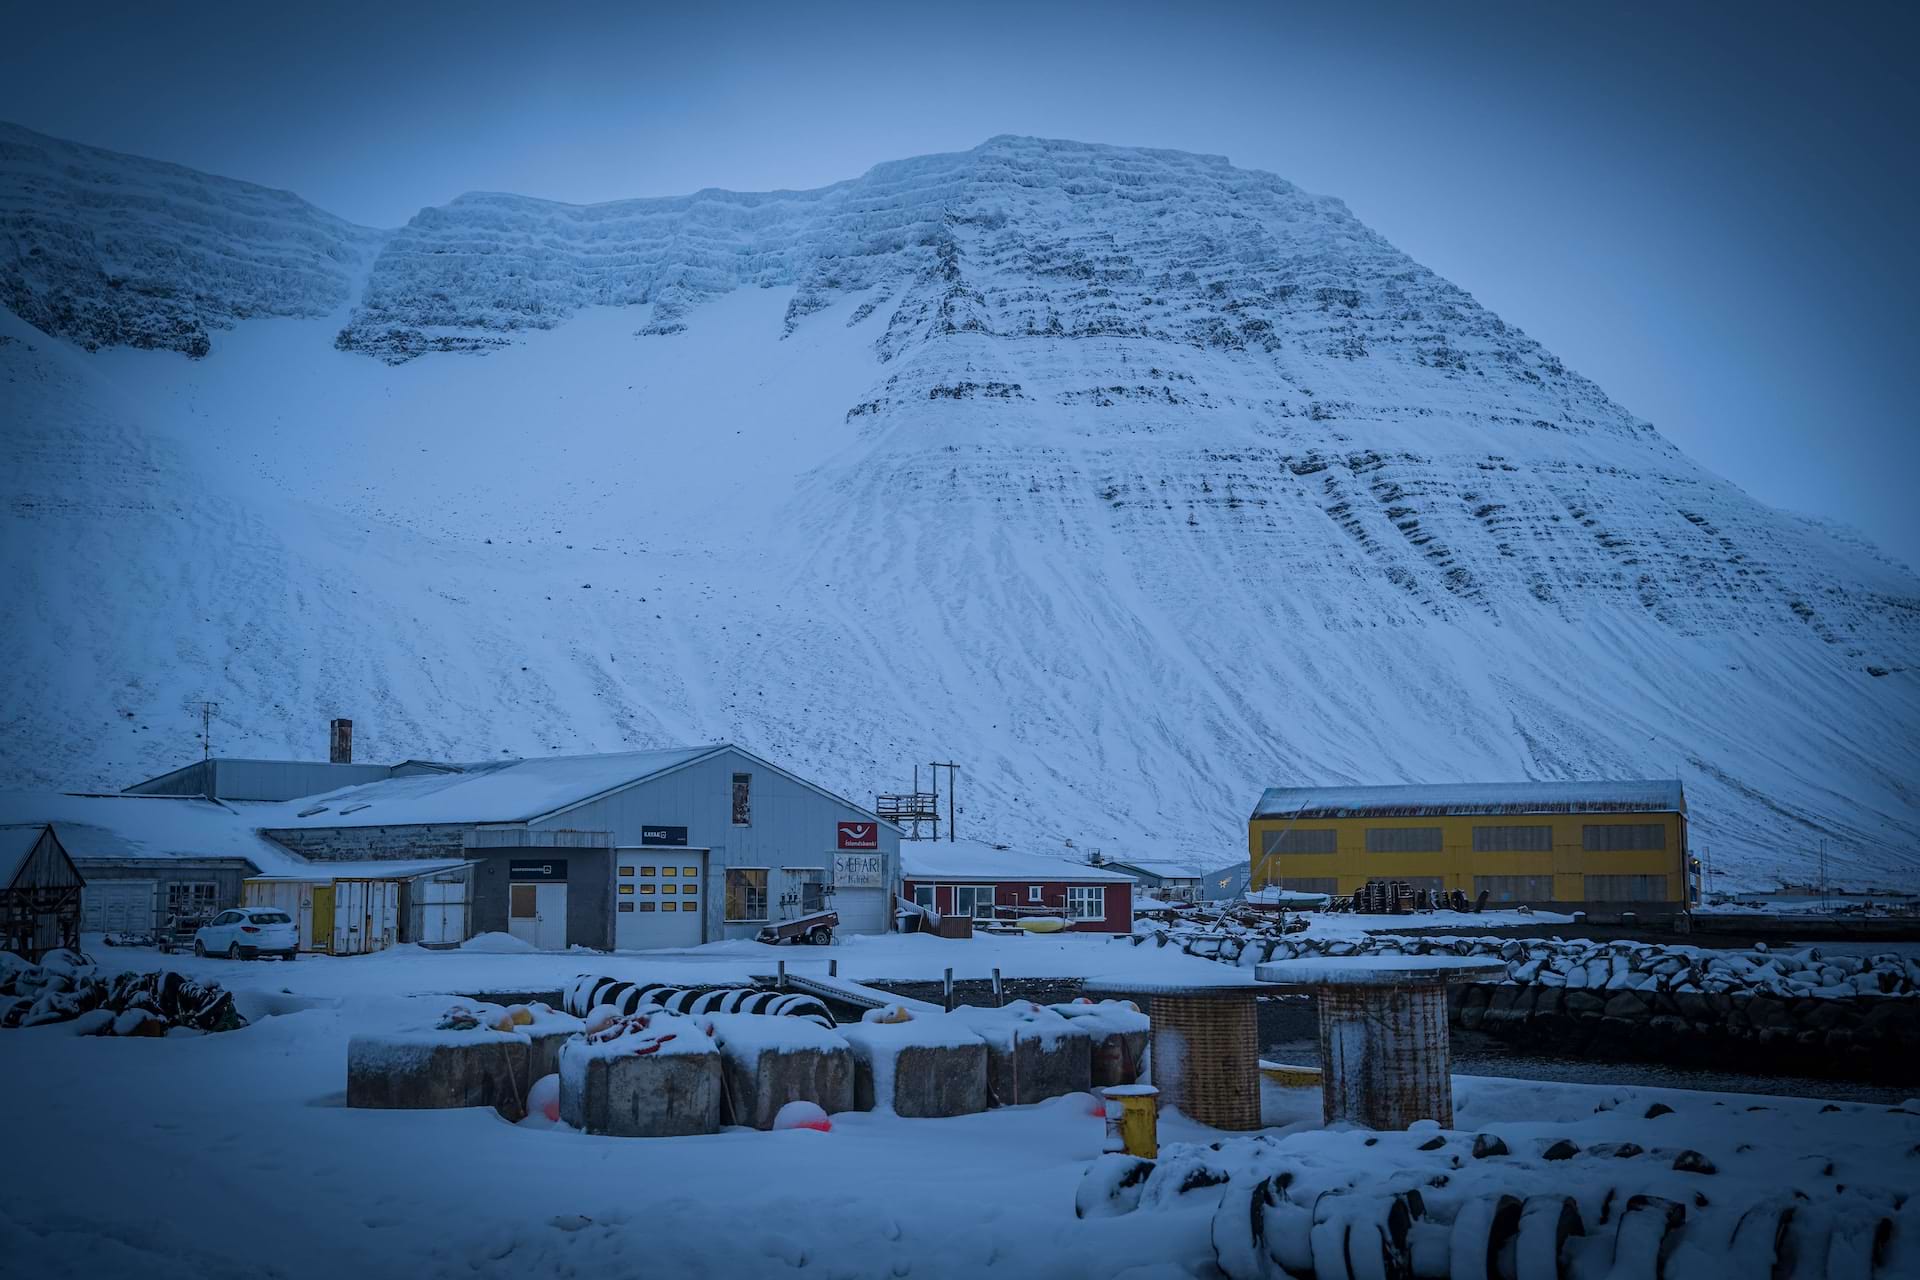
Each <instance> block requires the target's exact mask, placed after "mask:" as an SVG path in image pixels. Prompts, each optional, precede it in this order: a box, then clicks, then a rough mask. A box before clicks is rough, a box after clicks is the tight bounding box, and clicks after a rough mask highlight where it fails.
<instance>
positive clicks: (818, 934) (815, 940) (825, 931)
mask: <svg viewBox="0 0 1920 1280" xmlns="http://www.w3.org/2000/svg"><path fill="white" fill-rule="evenodd" d="M807 941H808V942H811V943H812V944H813V945H814V946H816V947H824V946H826V945H827V944H828V943H830V942H832V941H833V930H831V929H829V928H827V927H826V926H825V925H821V926H819V927H818V928H816V929H812V930H809V931H808V933H807Z"/></svg>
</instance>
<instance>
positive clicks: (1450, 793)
mask: <svg viewBox="0 0 1920 1280" xmlns="http://www.w3.org/2000/svg"><path fill="white" fill-rule="evenodd" d="M1686 808H1687V802H1686V796H1685V794H1684V792H1683V790H1682V788H1681V786H1680V781H1679V779H1677V778H1655V779H1638V780H1634V781H1622V782H1456V783H1432V784H1417V785H1412V786H1388V787H1268V788H1267V790H1266V791H1265V792H1263V793H1262V794H1261V796H1260V803H1259V804H1258V805H1256V806H1255V807H1254V810H1253V816H1254V818H1256V819H1259V818H1294V817H1300V818H1387V817H1393V818H1410V817H1428V816H1442V815H1449V814H1499V813H1685V812H1686Z"/></svg>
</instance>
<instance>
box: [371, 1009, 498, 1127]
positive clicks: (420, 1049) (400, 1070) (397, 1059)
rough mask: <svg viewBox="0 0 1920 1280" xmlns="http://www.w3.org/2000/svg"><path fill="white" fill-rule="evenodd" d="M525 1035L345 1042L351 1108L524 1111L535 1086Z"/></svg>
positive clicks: (423, 1035)
mask: <svg viewBox="0 0 1920 1280" xmlns="http://www.w3.org/2000/svg"><path fill="white" fill-rule="evenodd" d="M529 1048H530V1043H529V1041H528V1040H527V1038H526V1037H525V1036H519V1035H508V1034H504V1033H501V1032H494V1031H449V1032H435V1031H428V1032H413V1033H407V1032H399V1033H392V1034H383V1035H361V1036H355V1037H353V1039H352V1040H350V1041H348V1043H347V1105H348V1106H350V1107H395V1108H405V1109H416V1110H432V1109H436V1108H443V1107H492V1108H494V1109H495V1110H496V1111H498V1112H499V1113H500V1114H501V1115H503V1116H505V1117H506V1118H507V1119H509V1120H518V1119H520V1118H521V1116H523V1115H524V1114H525V1113H526V1100H527V1088H528V1086H529V1085H531V1084H532V1083H533V1080H534V1076H533V1073H532V1063H531V1061H530V1059H529V1056H528V1050H529Z"/></svg>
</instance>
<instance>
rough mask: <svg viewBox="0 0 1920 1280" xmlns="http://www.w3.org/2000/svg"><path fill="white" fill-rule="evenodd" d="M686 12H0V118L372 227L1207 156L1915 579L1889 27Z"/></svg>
mask: <svg viewBox="0 0 1920 1280" xmlns="http://www.w3.org/2000/svg"><path fill="white" fill-rule="evenodd" d="M69 8H74V9H78V8H80V7H79V6H69ZM696 8H697V7H696V6H685V5H675V6H672V7H670V8H657V9H656V8H650V7H647V6H642V5H634V4H623V5H572V6H511V7H509V6H505V5H489V4H474V3H469V4H463V5H458V6H454V5H436V4H429V3H423V4H414V5H408V4H401V5H395V4H391V3H389V4H383V5H371V4H363V3H360V2H359V0H344V2H343V3H340V4H336V5H332V6H324V7H323V6H313V7H308V6H285V7H284V9H285V11H284V12H280V11H277V10H276V7H271V6H258V5H247V6H240V5H222V4H218V3H209V4H203V5H197V6H193V7H191V8H188V7H175V6H145V7H141V8H135V7H133V6H114V5H108V6H100V7H89V8H88V11H86V12H76V13H71V14H68V13H56V12H52V11H51V9H50V8H49V7H47V6H35V7H32V8H29V7H28V6H25V5H15V4H8V5H7V6H6V12H5V14H4V20H5V25H4V27H3V28H0V29H4V30H6V31H7V33H8V39H7V40H6V41H5V43H4V46H0V118H4V119H8V120H13V121H16V122H18V123H21V124H24V125H27V126H29V127H31V128H35V129H40V130H42V131H45V132H48V133H53V134H57V135H60V136H63V137H70V138H74V139H78V140H80V141H84V142H90V143H94V144H97V145H100V146H106V147H112V148H115V149H118V150H124V151H131V152H136V153H139V154H143V155H150V156H155V157H159V158H163V159H169V160H176V161H179V162H181V163H183V164H188V165H192V166H194V167H196V168H201V169H206V170H210V171H213V172H216V173H222V174H227V175H230V176H233V177H240V178H247V179H250V180H253V181H256V182H263V183H267V184H269V185H272V186H278V187H286V188H289V189H291V190H294V191H297V192H299V193H300V194H301V195H303V196H305V197H306V198H307V199H309V200H311V201H313V202H314V203H316V204H318V205H320V206H322V207H324V208H327V209H329V210H332V211H333V212H335V213H338V214H340V215H342V216H344V217H348V218H351V219H353V220H355V221H359V222H365V223H370V224H374V225H379V226H394V225H398V224H400V223H402V222H404V221H405V220H406V219H407V218H409V217H410V216H412V214H413V213H414V211H415V210H417V209H419V208H420V207H421V206H423V205H427V204H436V203H441V202H444V201H446V200H448V199H451V198H452V197H454V196H456V195H458V194H460V193H461V192H463V191H469V190H506V191H516V192H521V193H524V194H529V195H538V196H546V197H549V198H553V199H561V200H575V201H591V200H607V199H617V198H620V197H625V196H639V195H666V194H675V193H680V192H686V191H691V190H696V189H698V188H700V187H707V186H719V187H731V188H735V189H742V190H758V189H766V188H770V187H808V186H817V185H821V184H823V183H827V182H831V181H835V180H837V179H841V178H846V177H851V176H854V175H856V174H858V173H860V172H861V171H863V170H865V169H866V168H867V167H869V166H870V165H872V164H874V163H877V162H879V161H882V160H889V159H897V158H899V157H902V156H909V155H918V154H924V153H927V152H933V151H950V150H961V149H965V148H967V147H971V146H973V145H975V144H977V143H979V142H980V141H982V140H983V139H985V138H987V137H990V136H992V135H994V134H997V133H1027V134H1037V135H1041V136H1049V137H1067V138H1077V139H1082V140H1086V141H1099V142H1117V143H1133V144H1141V145H1150V146H1165V147H1178V148H1182V149H1185V150H1192V151H1205V152H1211V153H1217V154H1224V155H1227V156H1229V157H1231V158H1232V159H1233V161H1234V162H1235V163H1237V164H1240V165H1242V166H1245V167H1249V168H1259V169H1268V170H1272V171H1273V172H1276V173H1279V174H1282V175H1283V176H1285V177H1287V178H1289V179H1291V180H1292V181H1294V182H1296V183H1298V184H1300V185H1301V186H1303V187H1305V188H1307V189H1308V190H1312V191H1319V192H1326V193H1329V194H1332V195H1337V196H1340V197H1341V198H1343V199H1344V200H1346V201H1347V203H1348V204H1349V205H1350V206H1351V207H1352V208H1353V210H1354V212H1355V213H1356V214H1358V215H1359V216H1360V217H1361V218H1362V219H1363V220H1365V221H1366V222H1367V223H1369V224H1370V225H1372V226H1373V227H1375V228H1376V229H1377V230H1379V231H1380V232H1382V233H1383V234H1384V235H1386V236H1387V237H1388V238H1389V239H1391V240H1392V241H1394V242H1395V243H1396V244H1398V245H1399V246H1400V247H1401V248H1403V249H1405V250H1406V251H1407V252H1408V253H1410V254H1411V255H1412V256H1413V257H1415V258H1416V259H1418V260H1420V261H1421V262H1423V263H1425V264H1426V265H1427V266H1429V267H1432V268H1433V269H1434V270H1436V271H1438V272H1440V273H1441V274H1443V275H1445V276H1447V277H1448V278H1450V279H1452V280H1454V281H1455V282H1456V283H1458V284H1460V285H1462V286H1463V287H1465V288H1466V289H1468V290H1469V291H1471V292H1472V293H1473V294H1475V295H1476V296H1477V297H1478V298H1480V299H1481V301H1483V302H1484V303H1486V304H1487V305H1488V306H1490V307H1492V308H1493V309H1494V310H1496V311H1498V312H1499V313H1500V314H1501V315H1503V316H1504V317H1505V318H1506V319H1508V320H1509V321H1511V322H1513V323H1516V324H1518V325H1520V326H1521V327H1522V328H1524V329H1526V330H1527V331H1528V332H1529V333H1531V334H1533V335H1534V336H1535V337H1536V338H1538V339H1539V340H1540V341H1541V342H1543V343H1545V344H1546V345H1547V346H1548V347H1549V348H1550V349H1552V350H1553V351H1554V352H1555V353H1556V354H1558V355H1559V356H1560V357H1561V358H1562V359H1563V360H1565V361H1566V362H1567V363H1568V364H1569V365H1571V366H1572V367H1573V368H1575V369H1578V370H1580V371H1581V372H1582V373H1585V374H1587V375H1588V376H1589V377H1591V378H1593V379H1594V380H1595V381H1597V382H1598V383H1600V385H1601V386H1603V387H1604V388H1606V389H1607V391H1608V392H1609V393H1611V394H1612V395H1613V397H1614V398H1615V399H1617V400H1619V401H1620V402H1621V403H1623V404H1625V405H1626V406H1627V407H1628V408H1629V409H1631V410H1632V411H1633V412H1635V413H1637V414H1639V415H1641V416H1642V417H1646V418H1649V419H1651V420H1652V421H1653V422H1654V423H1655V424H1656V425H1657V426H1658V427H1659V428H1660V429H1661V431H1663V432H1664V433H1665V434H1666V435H1667V436H1668V438H1670V439H1672V440H1673V441H1675V442H1676V443H1678V444H1679V445H1680V446H1681V447H1682V448H1684V449H1685V450H1687V451H1688V452H1689V453H1690V454H1692V455H1693V456H1694V457H1696V458H1698V459H1700V460H1701V461H1702V462H1704V463H1706V464H1707V465H1708V466H1710V467H1712V468H1714V469H1715V470H1717V471H1719V472H1720V473H1722V474H1723V475H1726V476H1728V477H1730V478H1732V479H1733V480H1735V481H1737V482H1738V483H1740V484H1741V485H1742V486H1743V487H1745V488H1746V489H1747V490H1748V491H1749V492H1751V493H1753V494H1754V495H1755V496H1757V497H1759V498H1761V499H1763V500H1765V501H1767V502H1770V503H1773V504H1775V505H1778V506H1783V507H1787V508H1789V509H1792V510H1796V511H1802V512H1806V513H1809V514H1814V515H1820V516H1825V517H1830V518H1833V519H1836V520H1840V521H1842V522H1845V523H1848V524H1851V525H1853V526H1855V527H1857V528H1859V529H1861V530H1863V531H1864V532H1866V533H1867V534H1868V535H1869V536H1871V537H1873V538H1874V539H1875V540H1876V541H1878V542H1879V543H1880V544H1881V546H1883V547H1884V548H1886V549H1887V550H1888V551H1889V552H1890V553H1892V554H1893V555H1895V556H1896V557H1897V558H1900V559H1903V560H1904V561H1906V562H1907V563H1908V564H1909V565H1912V566H1915V567H1917V568H1920V514H1916V507H1915V504H1914V502H1913V500H1912V498H1911V496H1910V495H1911V492H1912V490H1913V488H1914V478H1915V475H1916V473H1917V472H1920V423H1916V416H1917V415H1916V406H1917V405H1920V385H1917V384H1920V372H1916V370H1917V369H1920V361H1917V360H1915V359H1914V356H1913V353H1912V350H1911V349H1912V347H1913V346H1914V343H1915V339H1916V337H1920V334H1916V328H1920V325H1917V324H1916V320H1915V307H1914V301H1913V299H1914V293H1915V290H1914V286H1915V284H1916V283H1917V282H1920V281H1917V277H1920V236H1917V235H1916V234H1915V228H1914V224H1915V218H1914V214H1913V200H1914V194H1915V193H1914V188H1915V164H1914V161H1913V148H1914V143H1913V137H1914V134H1915V130H1916V126H1920V90H1917V89H1916V87H1915V78H1914V77H1913V76H1912V74H1911V69H1910V67H1909V66H1907V65H1903V61H1904V60H1910V57H1911V53H1912V50H1913V49H1914V48H1915V47H1916V41H1915V36H1916V35H1920V21H1916V19H1915V17H1914V16H1913V10H1910V9H1906V8H1901V7H1895V6H1891V5H1889V6H1885V7H1868V6H1832V7H1821V8H1819V9H1816V8H1815V7H1812V6H1802V7H1797V8H1796V7H1789V6H1784V5H1778V6H1776V5H1771V4H1743V5H1709V4H1704V3H1703V4H1685V5H1672V6H1639V5H1631V4H1607V5H1599V4H1593V5H1567V4H1560V5H1545V4H1533V5H1518V4H1505V3H1497V2H1495V3H1482V4H1475V5H1438V4H1420V5H1413V4H1409V5H1400V4H1359V5H1286V4H1275V5H1259V6H1249V5H1208V4H1191V5H1182V6H1178V7H1174V6H1148V5H1129V4H1107V5H1099V6H1081V5H1046V4H1030V5H1013V4H1009V5H977V6H958V5H944V6H939V7H915V6H906V5H870V6H862V5H848V6H824V5H823V6H819V7H806V6H796V5H755V4H740V5H735V6H729V7H724V8H716V9H714V11H713V12H711V13H703V12H692V11H690V10H693V9H696ZM296 10H297V11H296Z"/></svg>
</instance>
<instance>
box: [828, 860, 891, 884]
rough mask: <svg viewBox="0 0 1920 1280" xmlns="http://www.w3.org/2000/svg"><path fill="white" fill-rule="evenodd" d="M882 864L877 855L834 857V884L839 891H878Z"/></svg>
mask: <svg viewBox="0 0 1920 1280" xmlns="http://www.w3.org/2000/svg"><path fill="white" fill-rule="evenodd" d="M881 872H882V862H881V857H880V855H879V854H877V853H836V854H834V855H833V884H834V887H835V888H837V889H878V888H880V885H881V879H880V877H881Z"/></svg>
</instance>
